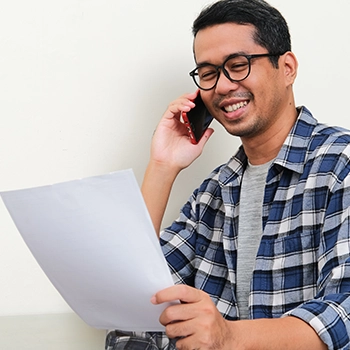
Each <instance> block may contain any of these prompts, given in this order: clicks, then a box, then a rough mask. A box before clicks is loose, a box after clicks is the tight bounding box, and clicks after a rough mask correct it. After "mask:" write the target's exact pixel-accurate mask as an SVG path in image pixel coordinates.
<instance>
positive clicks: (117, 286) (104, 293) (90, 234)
mask: <svg viewBox="0 0 350 350" xmlns="http://www.w3.org/2000/svg"><path fill="white" fill-rule="evenodd" d="M0 196H1V197H2V200H3V202H4V204H5V206H6V208H7V210H8V211H9V213H10V215H11V217H12V219H13V221H14V223H15V225H16V227H17V229H18V231H19V232H20V234H21V235H22V237H23V239H24V241H25V243H26V244H27V246H28V247H29V249H30V251H31V252H32V254H33V256H34V257H35V259H36V260H37V262H38V263H39V265H40V266H41V268H42V269H43V271H44V272H45V274H46V275H47V276H48V278H49V279H50V281H51V282H52V284H53V285H54V286H55V287H56V289H57V290H58V291H59V293H60V294H61V295H62V297H63V298H64V299H65V300H66V302H67V303H68V304H69V306H70V307H71V308H72V309H73V310H74V311H75V312H76V313H77V314H78V315H79V316H80V317H81V318H82V319H83V320H84V321H85V322H86V323H87V324H89V325H90V326H92V327H95V328H100V329H119V330H126V331H128V330H134V331H164V327H163V326H162V325H161V324H160V323H159V320H158V319H159V316H160V314H161V312H162V311H163V310H164V309H165V308H166V307H167V306H169V304H164V305H153V304H152V303H151V302H150V299H151V297H152V295H153V294H155V293H156V292H158V291H160V290H162V289H164V288H167V287H170V286H172V285H173V280H172V277H171V275H170V272H169V269H168V266H167V263H166V261H165V258H164V256H163V254H162V251H161V248H160V245H159V241H158V238H157V237H156V233H155V231H154V228H153V225H152V221H151V219H150V216H149V214H148V211H147V208H146V205H145V203H144V201H143V197H142V195H141V191H140V189H139V186H138V184H137V181H136V179H135V177H134V174H133V171H132V170H131V169H129V170H122V171H117V172H114V173H110V174H106V175H102V176H94V177H89V178H84V179H79V180H74V181H68V182H63V183H58V184H54V185H49V186H42V187H36V188H28V189H21V190H14V191H6V192H0Z"/></svg>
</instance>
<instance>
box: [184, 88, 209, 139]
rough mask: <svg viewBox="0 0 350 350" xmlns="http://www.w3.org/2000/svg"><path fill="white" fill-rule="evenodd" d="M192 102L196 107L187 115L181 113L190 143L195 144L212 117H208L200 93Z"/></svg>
mask: <svg viewBox="0 0 350 350" xmlns="http://www.w3.org/2000/svg"><path fill="white" fill-rule="evenodd" d="M193 102H194V103H195V105H196V106H195V107H194V108H192V109H191V110H190V111H189V112H187V113H186V112H182V119H183V121H184V123H185V125H186V127H187V130H188V134H189V137H190V140H191V142H192V143H193V144H197V143H198V142H199V140H200V139H201V137H202V136H203V134H204V131H205V130H207V128H208V126H209V125H210V123H211V121H212V120H213V117H212V116H211V115H210V113H209V111H208V110H207V107H205V104H204V102H203V100H202V98H201V95H200V93H198V95H197V97H196V98H195V100H194V101H193Z"/></svg>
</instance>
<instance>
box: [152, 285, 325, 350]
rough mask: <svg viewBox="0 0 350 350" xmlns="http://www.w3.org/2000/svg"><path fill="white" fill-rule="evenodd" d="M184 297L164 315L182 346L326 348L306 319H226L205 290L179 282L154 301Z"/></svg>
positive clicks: (274, 349)
mask: <svg viewBox="0 0 350 350" xmlns="http://www.w3.org/2000/svg"><path fill="white" fill-rule="evenodd" d="M173 300H181V301H182V303H181V304H177V305H173V306H170V307H168V308H167V309H166V310H165V311H164V312H163V313H162V315H161V316H160V322H161V323H162V324H163V325H164V326H165V327H166V333H167V336H168V337H170V338H179V340H178V341H177V343H176V346H177V348H179V349H201V350H209V349H211V350H232V349H234V350H281V349H283V350H304V349H305V350H310V349H312V350H326V349H327V346H326V345H325V344H324V343H323V342H322V341H321V339H320V338H319V336H318V335H317V334H316V332H315V331H314V329H313V328H312V327H311V326H309V325H308V324H307V323H306V322H304V321H302V320H300V319H298V318H296V317H293V316H287V317H283V318H276V319H256V320H244V321H228V320H225V319H224V318H223V317H222V315H221V314H220V313H219V311H218V310H217V308H216V306H215V304H214V303H213V302H212V300H211V299H210V297H209V295H208V294H206V293H205V292H203V291H201V290H198V289H195V288H192V287H189V286H186V285H177V286H174V287H170V288H167V289H165V290H163V291H160V292H158V293H157V294H156V295H155V296H153V298H152V300H151V301H152V302H153V303H154V304H161V303H164V302H169V301H173Z"/></svg>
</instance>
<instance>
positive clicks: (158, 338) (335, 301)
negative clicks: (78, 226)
mask: <svg viewBox="0 0 350 350" xmlns="http://www.w3.org/2000/svg"><path fill="white" fill-rule="evenodd" d="M246 164H247V158H246V155H245V153H244V151H243V148H240V149H239V150H238V152H237V154H236V155H235V156H234V157H232V158H231V159H230V160H229V162H228V163H227V164H225V165H223V166H220V167H219V168H217V169H216V170H214V171H213V173H212V174H211V175H210V177H208V178H207V179H206V180H205V181H204V182H203V183H202V185H201V186H200V187H199V188H198V189H197V190H196V191H195V192H194V193H193V194H192V196H191V198H190V199H189V201H188V202H187V203H186V204H185V205H184V207H183V208H182V210H181V213H180V216H179V218H178V219H177V220H176V221H175V222H174V223H173V224H172V225H171V227H169V228H167V229H166V230H165V231H164V232H163V233H162V236H161V245H162V249H163V252H164V255H165V257H166V259H167V261H168V264H169V267H170V270H171V272H172V274H173V277H174V280H175V283H184V284H188V285H191V286H194V287H196V288H198V289H201V290H203V291H205V292H207V293H208V294H209V295H210V296H211V298H212V300H213V302H214V303H215V304H216V305H217V308H218V310H219V311H220V312H221V314H222V315H223V317H225V318H226V319H228V320H238V319H239V314H238V309H237V303H236V297H235V283H236V257H237V232H238V214H239V197H240V184H241V181H242V175H243V172H244V169H245V166H246ZM349 171H350V132H349V131H347V130H345V129H342V128H335V127H329V126H326V125H323V124H319V123H318V122H317V121H316V120H315V119H314V118H313V116H312V115H311V113H310V112H309V111H308V110H307V109H306V108H305V107H302V108H301V111H300V114H299V117H298V120H297V122H296V124H295V125H294V127H293V129H292V130H291V132H290V134H289V136H288V137H287V139H286V140H285V142H284V144H283V146H282V148H281V150H280V152H279V154H278V156H277V158H276V159H275V160H274V162H273V164H272V165H271V167H270V169H269V172H268V175H267V183H266V188H265V196H264V203H263V208H262V210H263V235H262V238H261V242H260V246H259V249H258V253H257V257H256V262H255V268H254V272H253V277H252V280H251V292H250V296H249V313H250V318H252V319H256V318H277V317H283V316H285V315H293V316H295V317H298V318H300V319H302V320H304V321H305V322H307V323H308V324H310V325H311V327H313V328H314V329H315V331H316V332H317V333H318V335H319V336H320V337H321V339H322V340H323V342H324V343H325V344H327V346H328V348H329V349H337V350H339V349H350V339H349V335H350V316H349V315H350V176H349ZM152 339H154V341H155V344H156V343H157V344H158V347H159V348H161V349H165V348H173V345H171V344H170V345H169V344H168V343H167V339H166V336H165V335H164V334H157V335H156V334H153V335H152ZM108 349H110V350H112V349H113V348H112V347H110V348H108Z"/></svg>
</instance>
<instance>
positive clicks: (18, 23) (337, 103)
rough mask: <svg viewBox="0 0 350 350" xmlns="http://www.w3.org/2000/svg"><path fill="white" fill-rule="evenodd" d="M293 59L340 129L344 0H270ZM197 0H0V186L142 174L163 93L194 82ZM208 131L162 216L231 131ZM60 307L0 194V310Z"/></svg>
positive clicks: (344, 88)
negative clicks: (129, 171) (281, 18)
mask: <svg viewBox="0 0 350 350" xmlns="http://www.w3.org/2000/svg"><path fill="white" fill-rule="evenodd" d="M270 2H271V4H273V5H275V6H276V7H277V8H279V9H280V10H281V12H282V13H283V14H284V15H285V17H286V18H287V20H288V22H289V25H290V30H291V34H292V40H293V48H294V52H295V53H296V54H297V56H298V58H299V63H300V69H299V77H298V80H297V83H296V85H295V92H296V99H297V103H298V104H305V105H307V106H308V107H309V108H310V109H311V110H312V112H313V113H314V115H315V116H316V117H317V118H318V119H319V120H321V121H323V122H326V123H330V124H340V125H343V126H345V127H349V128H350V118H349V113H348V112H347V108H348V105H347V98H348V95H349V93H350V91H349V88H348V82H349V81H350V70H349V68H348V66H349V63H350V48H349V44H348V43H349V39H350V26H349V23H348V14H349V13H350V2H349V1H348V0H335V1H333V2H332V6H330V3H329V1H328V0H307V1H305V0H294V1H285V0H271V1H270ZM206 3H209V1H207V0H192V1H188V0H177V1H169V0H150V1H144V0H135V1H126V0H124V1H120V0H60V1H47V0H31V1H26V0H12V1H5V0H1V6H0V144H1V147H0V190H10V189H17V188H23V187H31V186H38V185H45V184H50V183H55V182H59V181H65V180H71V179H75V178H79V177H86V176H92V175H97V174H103V173H106V172H110V171H114V170H119V169H124V168H133V169H134V172H135V174H136V177H137V179H138V181H139V182H140V183H141V181H142V175H143V171H144V169H145V167H146V164H147V160H148V150H149V143H150V140H151V137H152V132H153V130H154V128H155V127H156V124H157V121H158V120H159V118H160V117H161V115H162V113H163V111H164V110H165V108H166V106H167V104H168V103H169V102H170V101H171V100H172V99H174V98H176V97H177V96H179V95H180V94H182V93H183V92H188V91H193V90H194V86H193V84H192V82H191V81H190V78H189V76H188V72H189V71H190V70H191V69H192V68H193V66H194V64H193V59H192V47H191V46H192V36H191V24H192V21H193V19H194V18H195V17H196V15H197V14H198V12H199V11H200V9H201V8H202V6H204V4H206ZM214 126H215V128H216V132H215V134H214V136H213V138H212V139H211V141H210V142H209V144H208V145H207V147H206V150H205V153H204V155H203V156H202V157H201V159H199V160H197V161H196V163H195V164H194V165H193V166H192V167H191V168H190V169H188V170H186V171H185V172H184V173H183V174H181V175H180V177H179V179H178V182H177V183H176V185H175V189H174V194H173V196H172V198H171V205H170V207H169V210H168V213H167V216H166V219H165V222H166V223H168V222H170V220H171V219H172V218H175V216H177V212H178V209H179V207H180V205H181V204H182V203H183V202H184V201H185V200H186V199H187V197H188V195H189V194H190V192H191V191H192V189H193V188H194V187H195V186H196V185H197V184H199V182H200V180H201V179H202V178H203V177H204V176H205V175H207V174H208V173H209V172H210V170H211V169H212V168H213V167H215V166H216V165H218V164H220V163H222V162H224V161H225V160H226V159H227V158H228V157H229V156H230V155H231V154H232V153H233V152H234V151H235V149H236V148H237V146H238V144H239V141H238V140H236V139H233V138H232V137H229V136H228V135H226V134H225V132H224V131H223V130H221V128H220V127H219V126H218V125H216V124H214ZM69 310H70V309H69V307H68V306H67V305H66V304H65V302H64V301H63V300H62V298H61V297H60V296H59V295H58V293H57V292H56V291H55V289H54V288H53V287H52V286H51V284H50V282H49V281H48V280H47V278H46V277H45V275H44V274H43V273H42V272H41V270H40V268H39V267H38V265H37V264H36V262H35V261H34V259H33V258H32V256H31V254H30V253H29V251H28V249H27V248H26V246H25V245H24V243H23V242H22V239H21V238H20V236H19V233H18V232H17V230H16V228H15V227H14V225H13V223H12V221H11V219H10V217H9V215H8V213H7V212H6V210H5V208H4V206H3V204H2V203H1V202H0V315H15V314H34V313H52V312H65V311H69Z"/></svg>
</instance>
